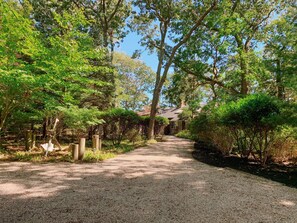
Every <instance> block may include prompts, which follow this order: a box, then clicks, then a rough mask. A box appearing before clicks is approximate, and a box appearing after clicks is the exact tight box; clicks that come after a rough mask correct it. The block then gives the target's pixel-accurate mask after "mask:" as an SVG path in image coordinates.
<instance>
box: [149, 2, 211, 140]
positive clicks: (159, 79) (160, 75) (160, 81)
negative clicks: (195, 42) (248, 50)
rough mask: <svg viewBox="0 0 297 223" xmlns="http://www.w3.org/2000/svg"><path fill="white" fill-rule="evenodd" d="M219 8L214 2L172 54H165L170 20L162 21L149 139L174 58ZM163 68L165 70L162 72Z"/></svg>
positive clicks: (174, 48)
mask: <svg viewBox="0 0 297 223" xmlns="http://www.w3.org/2000/svg"><path fill="white" fill-rule="evenodd" d="M216 6H217V1H216V0H214V1H213V3H212V5H211V6H210V7H209V8H208V9H207V10H206V11H205V12H204V13H203V14H202V15H201V16H200V17H199V18H198V19H197V20H196V21H195V24H193V26H192V27H191V28H190V29H189V31H188V32H187V33H186V34H185V35H184V36H183V37H182V38H181V39H180V40H179V42H178V43H177V44H176V45H175V46H174V47H173V48H172V50H171V52H170V53H169V54H167V53H166V52H165V45H166V44H165V41H166V37H167V31H168V26H169V24H170V19H171V18H167V19H162V20H160V26H159V29H160V33H161V41H160V46H159V47H157V49H158V50H159V58H158V60H159V61H158V68H157V72H156V83H155V88H154V94H153V100H152V105H151V111H150V122H149V128H148V139H153V138H154V127H155V119H156V114H157V106H158V103H159V98H160V93H161V90H162V87H163V85H164V82H165V81H166V79H167V74H168V71H169V68H170V66H171V65H172V63H173V60H174V57H175V55H176V52H177V51H178V49H180V47H181V46H183V45H184V44H185V43H186V42H187V41H188V40H189V39H190V38H191V36H192V34H193V32H194V31H195V30H197V29H198V27H199V26H200V25H201V24H202V22H203V20H204V19H205V18H206V16H207V15H208V14H209V13H210V12H211V11H212V10H213V9H214V8H215V7H216ZM165 55H168V59H167V61H166V63H165V65H164V66H163V63H164V58H165ZM162 67H163V68H164V69H163V71H162Z"/></svg>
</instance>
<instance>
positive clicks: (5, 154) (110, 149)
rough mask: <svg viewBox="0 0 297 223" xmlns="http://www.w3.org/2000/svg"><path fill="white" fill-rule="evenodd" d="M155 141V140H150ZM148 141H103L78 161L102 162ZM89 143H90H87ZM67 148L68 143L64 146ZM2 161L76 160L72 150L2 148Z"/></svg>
mask: <svg viewBox="0 0 297 223" xmlns="http://www.w3.org/2000/svg"><path fill="white" fill-rule="evenodd" d="M150 143H153V142H150ZM147 144H148V142H147V141H139V142H134V143H131V142H128V141H124V142H123V143H122V144H121V145H112V143H110V142H109V141H104V142H103V145H104V146H103V148H102V149H101V150H97V151H93V150H92V149H91V148H86V152H85V154H84V158H83V160H82V161H78V162H100V161H103V160H106V159H110V158H114V157H116V156H117V155H119V154H123V153H127V152H130V151H132V150H134V149H136V148H138V147H142V146H146V145H147ZM87 145H88V144H87ZM62 147H64V148H67V147H68V145H64V146H62ZM0 161H18V162H33V163H44V162H74V161H73V159H72V154H71V151H69V150H63V151H54V152H51V153H49V154H48V156H45V153H44V151H43V150H41V149H34V150H33V151H21V150H16V151H15V150H10V149H4V148H0Z"/></svg>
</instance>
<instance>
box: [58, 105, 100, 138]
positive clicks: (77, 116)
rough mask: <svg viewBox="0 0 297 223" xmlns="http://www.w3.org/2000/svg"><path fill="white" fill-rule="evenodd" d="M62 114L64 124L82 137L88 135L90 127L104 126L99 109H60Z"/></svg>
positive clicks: (74, 107) (75, 107)
mask: <svg viewBox="0 0 297 223" xmlns="http://www.w3.org/2000/svg"><path fill="white" fill-rule="evenodd" d="M58 109H59V110H60V111H61V112H62V115H63V121H64V124H65V125H66V126H67V127H68V128H69V129H71V130H73V131H74V132H75V134H76V135H77V136H78V137H80V136H82V135H83V134H85V133H86V131H87V129H88V128H89V127H90V126H94V125H98V124H102V123H103V122H104V121H103V120H102V119H101V118H100V116H102V112H100V111H98V110H97V109H94V108H92V109H88V108H79V107H77V106H72V107H69V108H64V107H58Z"/></svg>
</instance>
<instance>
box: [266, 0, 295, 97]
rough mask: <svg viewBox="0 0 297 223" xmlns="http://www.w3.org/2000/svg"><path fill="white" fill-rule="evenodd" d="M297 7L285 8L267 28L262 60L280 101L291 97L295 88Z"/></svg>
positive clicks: (293, 5)
mask: <svg viewBox="0 0 297 223" xmlns="http://www.w3.org/2000/svg"><path fill="white" fill-rule="evenodd" d="M296 13H297V6H296V3H295V4H292V5H289V6H288V7H286V8H285V10H284V11H283V13H282V14H281V15H280V16H279V17H278V18H277V19H276V20H274V21H273V22H272V23H271V24H270V26H269V27H267V32H268V36H267V39H266V41H265V46H264V47H265V48H264V52H265V54H264V58H265V61H266V64H267V67H268V69H269V70H270V71H271V72H272V74H273V77H274V80H275V81H274V83H275V91H274V92H276V95H277V97H278V98H280V99H288V98H290V97H292V94H290V89H291V91H292V90H293V91H295V92H296V90H297V88H296V82H297V79H296V72H297V69H296V63H297V47H296V45H297V37H296V32H297V17H296Z"/></svg>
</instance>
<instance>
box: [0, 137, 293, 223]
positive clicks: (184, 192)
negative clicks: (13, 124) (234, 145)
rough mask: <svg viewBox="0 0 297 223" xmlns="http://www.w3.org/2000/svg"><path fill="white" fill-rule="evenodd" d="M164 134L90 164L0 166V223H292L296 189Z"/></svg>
mask: <svg viewBox="0 0 297 223" xmlns="http://www.w3.org/2000/svg"><path fill="white" fill-rule="evenodd" d="M192 148H193V144H192V142H190V141H187V140H184V139H178V138H174V137H169V138H168V141H167V142H162V143H158V144H154V145H151V146H148V147H144V148H140V149H137V150H135V151H133V152H130V153H127V154H124V155H120V156H118V157H117V158H115V159H111V160H107V161H104V162H102V163H95V164H70V163H50V164H30V163H16V162H12V163H7V162H5V163H3V162H2V163H0V222H34V223H36V222H42V223H52V222H59V223H60V222H61V223H63V222H102V223H109V222H111V223H113V222H127V223H130V222H131V223H141V222H156V223H162V222H164V223H170V222H185V223H191V222H199V223H200V222H201V223H202V222H207V223H208V222H209V223H216V222H228V223H232V222H240V223H242V222H253V223H254V222H276V223H278V222H292V223H296V222H297V189H295V188H290V187H286V186H283V185H281V184H279V183H276V182H273V181H269V180H266V179H263V178H260V177H257V176H253V175H250V174H247V173H243V172H239V171H236V170H232V169H229V168H217V167H213V166H209V165H206V164H204V163H201V162H198V161H196V160H193V158H192V156H191V151H192Z"/></svg>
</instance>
